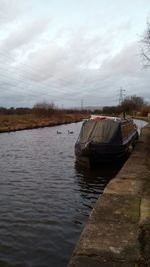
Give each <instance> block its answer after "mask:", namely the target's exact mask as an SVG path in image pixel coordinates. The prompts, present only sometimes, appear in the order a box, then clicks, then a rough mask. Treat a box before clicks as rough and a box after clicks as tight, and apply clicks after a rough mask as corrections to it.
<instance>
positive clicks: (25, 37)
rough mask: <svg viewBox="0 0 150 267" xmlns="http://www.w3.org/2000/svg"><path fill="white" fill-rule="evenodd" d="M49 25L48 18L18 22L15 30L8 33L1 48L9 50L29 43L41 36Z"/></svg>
mask: <svg viewBox="0 0 150 267" xmlns="http://www.w3.org/2000/svg"><path fill="white" fill-rule="evenodd" d="M48 25H49V20H48V19H41V20H39V19H38V20H33V21H29V22H24V24H23V25H22V24H20V25H19V26H18V29H17V30H13V31H12V32H10V33H9V35H8V37H7V38H6V39H5V40H4V41H3V43H2V45H1V50H3V49H4V50H5V51H7V52H9V51H10V52H11V51H13V50H15V49H18V48H22V47H23V46H25V45H27V44H30V43H32V42H33V41H34V39H35V38H37V37H38V36H41V35H42V34H43V33H44V31H45V30H46V29H47V27H48Z"/></svg>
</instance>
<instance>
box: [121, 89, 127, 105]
mask: <svg viewBox="0 0 150 267" xmlns="http://www.w3.org/2000/svg"><path fill="white" fill-rule="evenodd" d="M125 91H126V90H125V89H123V88H122V87H120V91H119V106H120V105H121V103H122V102H123V98H124V96H125Z"/></svg>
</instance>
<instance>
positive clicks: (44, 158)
mask: <svg viewBox="0 0 150 267" xmlns="http://www.w3.org/2000/svg"><path fill="white" fill-rule="evenodd" d="M141 126H144V125H143V124H142V125H141ZM80 128H81V123H74V124H68V125H62V126H56V127H49V128H41V129H34V130H25V131H19V132H12V133H5V134H1V135H0V266H1V267H54V266H55V267H65V266H66V265H67V263H68V261H69V258H70V256H71V253H72V251H73V249H74V246H75V243H76V241H77V240H78V238H79V236H80V233H81V231H82V229H83V227H84V225H85V223H86V220H87V219H88V215H89V212H90V210H91V209H92V207H93V205H94V204H95V202H96V200H97V198H98V196H99V194H101V193H102V192H103V189H104V187H105V186H106V184H107V183H108V181H109V180H110V179H111V178H112V177H114V176H115V174H116V173H117V172H118V170H119V168H121V166H118V167H117V168H113V169H112V168H106V167H103V168H102V167H101V168H100V169H95V170H88V169H82V168H79V167H78V166H76V164H75V158H74V143H75V141H76V139H77V136H78V134H79V131H80ZM68 130H70V131H73V134H68ZM57 131H59V132H61V134H57Z"/></svg>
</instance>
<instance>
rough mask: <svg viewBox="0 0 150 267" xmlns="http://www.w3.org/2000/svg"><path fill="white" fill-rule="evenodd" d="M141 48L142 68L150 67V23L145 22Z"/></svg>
mask: <svg viewBox="0 0 150 267" xmlns="http://www.w3.org/2000/svg"><path fill="white" fill-rule="evenodd" d="M142 43H143V48H142V56H143V58H144V62H145V63H144V66H145V67H150V22H147V29H146V31H145V32H144V35H143V38H142Z"/></svg>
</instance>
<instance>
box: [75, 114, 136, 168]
mask: <svg viewBox="0 0 150 267" xmlns="http://www.w3.org/2000/svg"><path fill="white" fill-rule="evenodd" d="M137 139H138V130H137V127H136V125H135V124H134V122H133V120H132V119H124V118H118V117H104V116H95V117H93V118H92V119H90V120H87V121H84V123H83V125H82V127H81V131H80V134H79V137H78V140H77V142H76V144H75V155H76V160H77V161H78V162H83V163H84V162H87V161H89V162H90V163H99V162H101V163H103V162H113V161H117V160H119V159H121V158H123V157H124V156H125V155H126V154H127V153H128V151H129V148H130V147H131V146H132V147H134V145H135V143H136V141H137Z"/></svg>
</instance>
